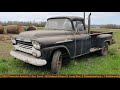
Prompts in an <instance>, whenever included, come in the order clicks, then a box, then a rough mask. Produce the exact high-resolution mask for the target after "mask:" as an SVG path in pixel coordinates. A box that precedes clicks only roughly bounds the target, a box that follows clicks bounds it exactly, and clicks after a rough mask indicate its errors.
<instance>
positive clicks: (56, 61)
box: [51, 50, 62, 74]
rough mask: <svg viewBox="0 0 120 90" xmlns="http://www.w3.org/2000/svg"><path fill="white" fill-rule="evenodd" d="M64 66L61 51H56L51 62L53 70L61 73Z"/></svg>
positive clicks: (55, 72)
mask: <svg viewBox="0 0 120 90" xmlns="http://www.w3.org/2000/svg"><path fill="white" fill-rule="evenodd" d="M61 66H62V53H61V51H59V50H57V51H55V52H54V54H53V57H52V62H51V71H52V73H54V74H57V73H59V71H60V69H61Z"/></svg>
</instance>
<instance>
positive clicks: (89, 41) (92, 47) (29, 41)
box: [10, 14, 114, 74]
mask: <svg viewBox="0 0 120 90" xmlns="http://www.w3.org/2000/svg"><path fill="white" fill-rule="evenodd" d="M90 15H91V14H90ZM90 15H89V16H88V30H87V29H86V25H85V21H84V18H82V17H77V16H63V17H62V16H60V17H52V18H48V19H47V23H46V26H45V28H44V30H36V31H26V32H22V33H20V34H19V35H16V36H13V37H12V38H11V41H12V43H13V49H12V50H11V51H10V54H11V55H12V56H13V57H14V58H17V59H19V60H22V61H24V62H26V63H29V64H32V65H35V66H44V65H47V64H48V65H50V66H51V71H52V73H54V74H55V73H58V72H59V71H60V68H61V66H62V61H63V60H64V57H69V58H71V59H72V58H76V57H78V56H81V55H85V54H89V53H91V52H95V51H97V52H98V53H99V55H107V53H108V46H109V45H111V44H113V43H114V39H113V32H100V31H90Z"/></svg>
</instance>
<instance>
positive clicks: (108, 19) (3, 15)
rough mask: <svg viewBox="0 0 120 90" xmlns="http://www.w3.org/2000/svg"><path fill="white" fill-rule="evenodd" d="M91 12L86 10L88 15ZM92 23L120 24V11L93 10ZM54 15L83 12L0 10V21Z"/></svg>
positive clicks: (43, 18) (72, 14) (42, 17)
mask: <svg viewBox="0 0 120 90" xmlns="http://www.w3.org/2000/svg"><path fill="white" fill-rule="evenodd" d="M89 13H90V12H86V22H87V17H88V14H89ZM91 13H92V16H91V24H118V25H120V12H91ZM53 16H81V17H83V12H0V21H36V22H39V21H46V19H47V18H49V17H53Z"/></svg>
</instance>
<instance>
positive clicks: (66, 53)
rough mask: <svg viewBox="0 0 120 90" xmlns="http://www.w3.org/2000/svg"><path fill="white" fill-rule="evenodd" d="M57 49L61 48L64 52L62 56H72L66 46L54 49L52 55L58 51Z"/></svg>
mask: <svg viewBox="0 0 120 90" xmlns="http://www.w3.org/2000/svg"><path fill="white" fill-rule="evenodd" d="M57 50H60V51H61V52H62V56H68V57H70V54H69V51H68V50H67V49H66V48H64V47H60V48H56V49H54V50H53V51H52V53H51V57H52V56H53V54H54V52H55V51H57Z"/></svg>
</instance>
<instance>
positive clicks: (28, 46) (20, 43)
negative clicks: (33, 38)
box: [17, 40, 33, 49]
mask: <svg viewBox="0 0 120 90" xmlns="http://www.w3.org/2000/svg"><path fill="white" fill-rule="evenodd" d="M17 45H18V46H19V47H21V48H25V49H32V46H33V45H32V42H24V41H18V40H17Z"/></svg>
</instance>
